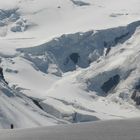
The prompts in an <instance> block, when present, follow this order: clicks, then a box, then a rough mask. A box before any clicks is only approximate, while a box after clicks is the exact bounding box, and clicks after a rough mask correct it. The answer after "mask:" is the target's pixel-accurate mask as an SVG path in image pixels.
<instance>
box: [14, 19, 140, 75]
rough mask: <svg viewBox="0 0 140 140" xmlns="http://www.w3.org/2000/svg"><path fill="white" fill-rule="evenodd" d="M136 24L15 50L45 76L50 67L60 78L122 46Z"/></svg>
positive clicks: (69, 35)
mask: <svg viewBox="0 0 140 140" xmlns="http://www.w3.org/2000/svg"><path fill="white" fill-rule="evenodd" d="M139 25H140V21H136V22H134V23H131V24H129V25H127V26H124V27H117V28H111V29H106V30H99V31H88V32H85V33H84V32H83V33H81V32H79V33H75V34H68V35H62V36H61V37H59V38H54V39H53V40H52V41H50V42H47V43H45V44H42V45H39V46H35V47H32V48H23V49H17V50H18V51H20V52H22V53H24V58H26V59H28V60H30V61H32V62H33V63H34V64H35V65H36V66H37V67H38V68H39V69H40V70H41V71H42V72H46V73H47V71H48V69H49V67H51V65H54V67H55V71H56V72H55V73H56V75H61V71H62V72H68V71H73V70H75V69H76V66H79V67H81V68H86V67H88V66H89V65H90V63H92V62H94V61H96V60H98V59H99V58H100V57H101V56H104V55H107V53H105V50H106V51H108V50H107V49H110V48H112V47H116V46H117V44H120V43H124V42H125V41H126V40H128V39H129V38H130V37H131V36H132V35H133V34H134V32H135V30H136V28H137V27H138V26H139ZM108 52H109V51H108Z"/></svg>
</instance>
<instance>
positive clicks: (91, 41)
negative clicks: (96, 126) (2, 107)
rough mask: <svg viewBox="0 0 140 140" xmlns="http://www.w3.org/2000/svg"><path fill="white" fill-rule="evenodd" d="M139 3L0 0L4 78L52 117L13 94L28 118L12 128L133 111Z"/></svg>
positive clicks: (136, 102)
mask: <svg viewBox="0 0 140 140" xmlns="http://www.w3.org/2000/svg"><path fill="white" fill-rule="evenodd" d="M139 5H140V1H139V0H129V2H128V1H127V0H123V1H121V0H118V1H115V2H114V1H113V0H106V1H105V0H87V1H85V0H51V1H49V0H12V1H11V2H7V0H5V2H3V1H0V9H1V11H0V22H1V23H0V36H1V38H0V58H1V66H2V67H3V68H4V75H5V79H6V80H7V81H8V83H9V86H10V88H11V89H12V90H14V91H16V92H18V93H20V94H21V93H22V94H24V95H26V96H28V97H31V98H33V99H34V100H35V102H37V104H38V105H39V106H41V108H42V110H41V109H39V111H41V112H43V113H45V114H47V115H48V114H50V116H51V119H50V118H49V119H50V120H49V119H48V117H46V118H44V117H42V115H39V113H38V109H37V112H35V114H36V115H37V117H35V116H36V115H33V114H34V112H33V111H31V109H30V107H26V106H25V107H24V106H23V104H22V102H19V101H17V100H19V99H17V100H16V101H14V102H16V103H17V102H18V105H21V108H26V110H25V112H28V111H29V112H30V113H29V114H27V115H25V118H26V120H27V121H30V123H31V125H28V124H27V123H24V125H23V124H22V123H19V124H18V123H16V125H17V127H32V126H37V125H47V122H48V123H49V124H57V123H58V122H59V123H61V121H59V119H61V120H64V121H66V122H67V121H68V122H72V123H75V122H87V121H96V120H100V119H101V120H104V119H120V118H121V119H122V118H131V117H139V116H140V111H139V108H137V107H136V105H139V104H140V100H139V89H140V88H139V70H140V68H139V65H138V63H139V59H140V56H139V50H140V48H139V46H140V42H139V39H140V33H139V32H140V21H139V18H140V11H139V10H140V8H139ZM28 97H27V98H28ZM1 98H2V97H1ZM15 98H17V97H15ZM2 99H3V98H2ZM8 100H9V98H8ZM21 100H24V98H22V99H21ZM29 100H30V99H29ZM10 102H12V101H11V99H10V101H9V103H10ZM25 102H26V101H25ZM29 102H30V101H29ZM31 102H32V101H31ZM16 103H15V104H16ZM2 104H4V103H2ZM9 106H11V104H10V105H9ZM16 106H17V105H16ZM31 106H32V103H31ZM33 106H35V105H34V104H33ZM36 107H37V106H35V108H36ZM19 110H20V109H19ZM13 112H15V111H13ZM32 112H33V113H32ZM17 114H18V115H20V113H17ZM28 115H29V117H28ZM21 116H22V115H20V116H19V118H21ZM33 116H34V117H33ZM38 117H40V118H39V119H38ZM10 118H12V117H10ZM29 118H30V119H29ZM56 118H57V119H56ZM21 119H22V118H21ZM7 120H8V119H7ZM34 120H35V121H37V120H42V121H41V122H39V124H38V121H37V123H36V122H34ZM12 121H15V120H14V119H13V120H12ZM44 121H45V123H44ZM0 123H1V122H0ZM14 123H15V122H14ZM6 124H7V122H6ZM8 125H9V124H8ZM1 126H2V127H5V124H4V126H3V125H1Z"/></svg>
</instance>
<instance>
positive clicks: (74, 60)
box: [70, 53, 80, 64]
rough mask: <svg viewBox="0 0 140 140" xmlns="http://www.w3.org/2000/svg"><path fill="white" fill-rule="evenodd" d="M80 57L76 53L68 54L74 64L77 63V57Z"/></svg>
mask: <svg viewBox="0 0 140 140" xmlns="http://www.w3.org/2000/svg"><path fill="white" fill-rule="evenodd" d="M79 58H80V56H79V54H78V53H72V54H71V55H70V59H71V60H72V61H73V63H74V64H77V63H78V59H79Z"/></svg>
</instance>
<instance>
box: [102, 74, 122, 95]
mask: <svg viewBox="0 0 140 140" xmlns="http://www.w3.org/2000/svg"><path fill="white" fill-rule="evenodd" d="M119 82H120V76H119V75H115V76H113V77H111V78H110V79H109V80H108V81H106V82H105V83H104V84H103V85H102V86H101V89H102V90H103V91H104V92H105V93H108V92H109V91H110V90H112V89H114V88H115V87H116V86H117V85H118V84H119Z"/></svg>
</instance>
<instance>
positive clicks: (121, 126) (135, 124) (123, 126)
mask: <svg viewBox="0 0 140 140" xmlns="http://www.w3.org/2000/svg"><path fill="white" fill-rule="evenodd" d="M139 126H140V121H139V119H129V120H118V121H102V122H94V123H84V124H76V125H74V124H72V125H59V126H55V127H54V126H52V127H43V128H36V129H20V130H6V131H3V130H1V131H0V134H1V140H19V139H20V140H25V139H27V140H29V139H34V140H38V139H41V140H46V139H49V140H64V139H66V140H85V139H86V140H93V139H96V140H112V139H117V140H128V139H129V140H134V139H139V137H140V133H139V131H140V127H139Z"/></svg>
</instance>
